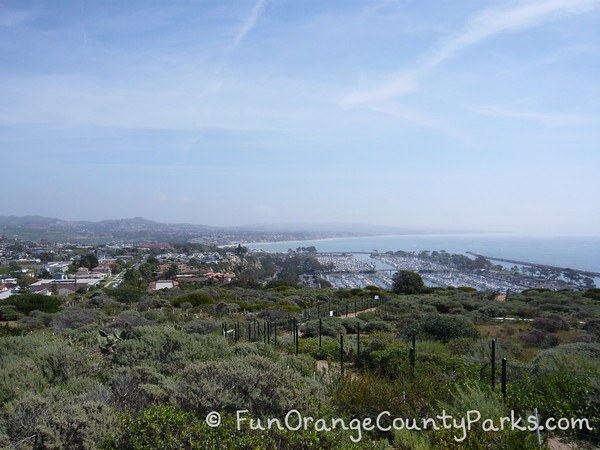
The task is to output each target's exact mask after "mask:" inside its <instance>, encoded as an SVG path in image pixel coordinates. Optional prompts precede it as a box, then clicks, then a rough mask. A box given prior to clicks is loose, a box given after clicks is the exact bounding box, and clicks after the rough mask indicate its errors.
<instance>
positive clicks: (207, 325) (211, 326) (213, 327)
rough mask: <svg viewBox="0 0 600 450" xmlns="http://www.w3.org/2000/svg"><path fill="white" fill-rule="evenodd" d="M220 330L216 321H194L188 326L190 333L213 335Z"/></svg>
mask: <svg viewBox="0 0 600 450" xmlns="http://www.w3.org/2000/svg"><path fill="white" fill-rule="evenodd" d="M218 329H219V325H218V324H217V322H215V321H214V320H210V319H207V320H193V321H191V322H190V323H188V324H187V326H186V330H187V332H188V333H197V334H211V333H212V332H214V331H217V330H218Z"/></svg>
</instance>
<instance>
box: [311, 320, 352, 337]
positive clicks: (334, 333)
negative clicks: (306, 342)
mask: <svg viewBox="0 0 600 450" xmlns="http://www.w3.org/2000/svg"><path fill="white" fill-rule="evenodd" d="M321 321H322V324H321V328H322V330H321V332H322V335H323V336H330V337H339V335H340V334H346V328H345V327H344V325H343V323H342V322H343V321H342V320H341V319H338V318H337V317H327V318H325V319H321ZM301 332H302V335H303V336H304V337H318V336H319V321H318V320H309V321H308V322H306V323H305V324H304V325H302V327H301Z"/></svg>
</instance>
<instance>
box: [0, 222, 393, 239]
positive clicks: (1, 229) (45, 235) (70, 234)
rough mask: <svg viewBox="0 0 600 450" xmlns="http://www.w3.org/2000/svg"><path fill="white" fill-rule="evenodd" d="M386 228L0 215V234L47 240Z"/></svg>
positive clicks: (301, 234)
mask: <svg viewBox="0 0 600 450" xmlns="http://www.w3.org/2000/svg"><path fill="white" fill-rule="evenodd" d="M397 231H398V230H397V229H393V228H389V227H374V226H368V225H364V226H362V227H361V226H357V225H344V224H320V225H319V224H280V225H249V226H244V227H212V226H207V225H196V224H185V223H160V222H154V221H152V220H148V219H144V218H143V217H134V218H131V219H117V220H101V221H99V222H90V221H69V220H61V219H57V218H51V217H42V216H22V217H18V216H0V235H5V236H7V237H18V238H21V239H25V240H31V241H40V240H48V241H50V242H88V243H99V242H111V241H125V242H149V241H153V242H189V241H192V242H210V243H215V244H229V243H233V242H256V241H261V242H266V241H282V240H304V239H306V240H309V239H318V238H327V237H348V236H359V235H375V234H377V233H379V234H386V233H392V232H397Z"/></svg>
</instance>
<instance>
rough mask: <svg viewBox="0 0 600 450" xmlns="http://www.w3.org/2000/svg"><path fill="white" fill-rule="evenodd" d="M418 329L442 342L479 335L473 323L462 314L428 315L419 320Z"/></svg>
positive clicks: (421, 332)
mask: <svg viewBox="0 0 600 450" xmlns="http://www.w3.org/2000/svg"><path fill="white" fill-rule="evenodd" d="M418 330H419V332H420V334H422V335H424V336H426V337H430V338H433V339H435V340H438V341H442V342H448V341H449V340H450V339H456V338H461V337H469V338H477V337H479V332H478V331H477V329H476V328H475V326H474V325H473V323H472V322H471V321H470V320H469V319H467V318H466V317H462V316H442V315H439V314H435V315H427V316H425V317H424V318H423V319H421V321H420V322H419V324H418Z"/></svg>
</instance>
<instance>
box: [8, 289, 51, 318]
mask: <svg viewBox="0 0 600 450" xmlns="http://www.w3.org/2000/svg"><path fill="white" fill-rule="evenodd" d="M4 304H5V305H13V306H14V307H15V308H16V310H17V311H18V312H20V313H21V314H29V313H30V312H32V311H41V312H45V313H55V312H58V311H60V305H61V304H62V301H61V299H60V297H54V296H52V295H42V294H31V293H24V294H19V295H13V296H11V297H8V299H6V300H5V301H4Z"/></svg>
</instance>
